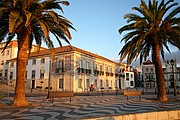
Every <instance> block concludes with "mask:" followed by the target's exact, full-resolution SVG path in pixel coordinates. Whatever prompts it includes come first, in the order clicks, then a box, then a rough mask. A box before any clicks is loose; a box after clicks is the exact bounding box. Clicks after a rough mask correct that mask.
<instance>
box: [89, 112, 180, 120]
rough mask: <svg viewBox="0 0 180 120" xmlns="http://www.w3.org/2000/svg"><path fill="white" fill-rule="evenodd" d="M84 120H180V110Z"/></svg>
mask: <svg viewBox="0 0 180 120" xmlns="http://www.w3.org/2000/svg"><path fill="white" fill-rule="evenodd" d="M86 120H180V110H174V111H160V112H148V113H138V114H128V115H120V116H118V115H117V116H109V117H101V118H90V119H86Z"/></svg>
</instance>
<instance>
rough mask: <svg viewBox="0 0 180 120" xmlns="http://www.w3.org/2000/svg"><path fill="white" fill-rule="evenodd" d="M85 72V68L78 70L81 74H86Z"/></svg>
mask: <svg viewBox="0 0 180 120" xmlns="http://www.w3.org/2000/svg"><path fill="white" fill-rule="evenodd" d="M85 70H86V69H84V68H77V71H78V73H79V74H83V73H85Z"/></svg>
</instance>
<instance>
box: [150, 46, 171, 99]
mask: <svg viewBox="0 0 180 120" xmlns="http://www.w3.org/2000/svg"><path fill="white" fill-rule="evenodd" d="M153 54H154V58H153V59H154V64H155V70H156V82H157V88H158V94H157V99H158V100H160V101H167V100H168V98H167V95H166V87H165V81H164V72H163V68H162V64H161V59H160V46H159V45H158V44H156V45H155V46H154V47H153Z"/></svg>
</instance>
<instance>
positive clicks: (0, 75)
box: [0, 70, 3, 78]
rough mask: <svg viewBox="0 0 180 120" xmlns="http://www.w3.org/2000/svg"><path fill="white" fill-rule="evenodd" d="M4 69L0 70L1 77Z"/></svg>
mask: <svg viewBox="0 0 180 120" xmlns="http://www.w3.org/2000/svg"><path fill="white" fill-rule="evenodd" d="M2 73H3V70H0V78H1V77H2Z"/></svg>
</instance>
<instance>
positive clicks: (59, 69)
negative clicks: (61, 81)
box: [55, 68, 65, 74]
mask: <svg viewBox="0 0 180 120" xmlns="http://www.w3.org/2000/svg"><path fill="white" fill-rule="evenodd" d="M64 72H65V70H64V68H56V69H55V73H56V74H63V73H64Z"/></svg>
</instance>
